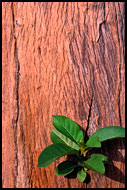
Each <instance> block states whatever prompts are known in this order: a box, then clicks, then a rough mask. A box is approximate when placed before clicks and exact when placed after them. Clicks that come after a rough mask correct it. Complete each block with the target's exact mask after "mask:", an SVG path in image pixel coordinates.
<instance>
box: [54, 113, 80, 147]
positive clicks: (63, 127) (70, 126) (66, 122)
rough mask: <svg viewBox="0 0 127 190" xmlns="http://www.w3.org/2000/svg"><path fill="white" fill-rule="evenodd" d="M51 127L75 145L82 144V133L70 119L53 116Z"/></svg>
mask: <svg viewBox="0 0 127 190" xmlns="http://www.w3.org/2000/svg"><path fill="white" fill-rule="evenodd" d="M53 125H54V126H55V128H56V129H57V130H58V131H59V132H61V133H62V134H63V135H65V136H67V137H68V138H70V139H71V140H72V141H74V142H75V143H77V144H79V143H81V142H83V132H82V130H81V129H80V128H79V126H78V125H77V124H76V123H75V122H74V121H72V120H71V119H70V118H67V117H65V116H61V115H53Z"/></svg>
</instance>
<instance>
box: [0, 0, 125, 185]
mask: <svg viewBox="0 0 127 190" xmlns="http://www.w3.org/2000/svg"><path fill="white" fill-rule="evenodd" d="M124 7H125V3H124V2H3V3H2V9H3V11H2V50H3V53H2V64H3V67H2V72H3V75H2V113H3V114H2V121H3V125H2V126H3V130H2V181H3V187H4V188H5V187H8V188H11V187H16V188H19V187H20V188H35V187H37V188H44V187H45V188H49V187H56V188H62V187H66V188H69V187H70V188H80V187H84V188H90V187H91V188H114V187H116V188H120V187H121V188H122V187H125V185H124V178H125V177H124V173H125V170H124V166H125V165H124V162H125V160H124V155H125V151H124V141H123V140H115V141H113V143H112V142H109V143H108V144H106V145H105V146H104V147H103V149H102V153H103V154H105V155H107V156H108V158H109V161H110V162H109V164H108V165H107V167H106V168H107V169H106V173H105V175H99V174H96V173H94V172H89V173H90V175H91V181H90V182H89V183H87V184H85V183H80V182H78V180H77V179H68V178H64V177H59V176H55V173H54V171H55V166H56V165H57V164H58V163H60V161H61V160H65V158H61V159H60V160H57V161H56V162H55V163H53V164H51V165H50V166H49V167H46V168H37V162H38V156H39V155H40V153H41V151H42V150H43V149H44V148H45V147H46V146H48V145H50V144H51V140H50V130H51V129H53V128H54V127H53V125H52V115H65V116H67V117H70V118H71V119H73V120H74V121H76V122H77V123H78V124H79V125H80V126H82V127H83V129H84V130H87V131H88V135H91V134H92V133H93V132H95V131H96V130H97V129H99V128H101V127H104V126H112V125H113V126H122V127H125V60H124V57H125V47H124V43H125V39H124V36H125V8H124Z"/></svg>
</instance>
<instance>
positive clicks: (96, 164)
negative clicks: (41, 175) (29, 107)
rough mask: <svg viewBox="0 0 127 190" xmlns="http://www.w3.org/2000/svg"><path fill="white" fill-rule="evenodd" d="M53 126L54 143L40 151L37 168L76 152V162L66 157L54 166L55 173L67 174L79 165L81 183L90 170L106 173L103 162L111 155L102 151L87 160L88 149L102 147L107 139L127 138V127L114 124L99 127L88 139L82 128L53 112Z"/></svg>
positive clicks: (78, 175)
mask: <svg viewBox="0 0 127 190" xmlns="http://www.w3.org/2000/svg"><path fill="white" fill-rule="evenodd" d="M53 125H54V126H55V128H56V129H53V130H51V132H50V137H51V140H52V142H53V144H51V145H49V146H48V147H46V148H45V149H44V150H43V151H42V152H41V154H40V156H39V159H38V167H47V166H49V165H50V164H51V163H52V162H53V161H55V160H57V159H58V158H60V157H61V156H64V155H76V157H77V162H72V161H69V160H66V161H64V162H62V163H60V164H59V165H58V166H57V167H56V169H55V174H56V175H60V176H66V175H68V174H69V173H71V172H72V171H73V170H74V168H77V177H78V179H79V181H80V182H83V181H85V179H86V176H87V170H93V171H95V172H98V173H100V174H104V173H105V166H104V163H107V162H108V158H107V157H106V156H105V155H103V154H94V155H92V156H91V157H90V158H88V159H87V158H86V154H87V152H88V151H89V150H91V149H92V148H100V147H101V143H102V142H104V141H107V140H111V139H114V138H120V137H125V128H122V127H117V126H111V127H104V128H101V129H99V130H97V131H96V132H95V133H94V134H93V135H92V136H91V137H90V138H89V139H88V140H87V142H85V141H84V136H83V132H82V130H81V129H80V128H79V126H78V125H77V124H76V123H75V122H74V121H72V120H71V119H69V118H67V117H65V116H60V115H56V116H55V115H53Z"/></svg>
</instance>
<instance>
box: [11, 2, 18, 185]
mask: <svg viewBox="0 0 127 190" xmlns="http://www.w3.org/2000/svg"><path fill="white" fill-rule="evenodd" d="M11 8H12V22H13V37H14V62H15V68H16V70H15V99H16V116H14V118H13V120H12V124H13V130H14V151H15V169H14V187H15V188H16V187H17V177H18V142H17V123H18V119H19V75H20V74H19V71H20V63H19V59H18V48H17V38H16V35H15V13H14V3H13V2H12V5H11Z"/></svg>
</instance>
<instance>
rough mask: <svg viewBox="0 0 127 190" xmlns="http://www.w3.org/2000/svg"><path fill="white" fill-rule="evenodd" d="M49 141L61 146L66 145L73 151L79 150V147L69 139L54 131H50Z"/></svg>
mask: <svg viewBox="0 0 127 190" xmlns="http://www.w3.org/2000/svg"><path fill="white" fill-rule="evenodd" d="M50 134H51V140H52V142H62V143H63V144H64V143H65V144H66V145H68V146H70V147H71V148H73V149H75V150H79V149H80V147H79V146H78V145H77V144H76V143H75V142H74V141H72V140H71V139H69V138H68V137H66V136H65V135H63V134H62V133H60V132H59V131H57V130H56V129H54V130H51V133H50Z"/></svg>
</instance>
